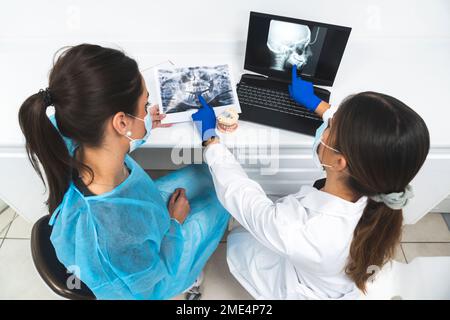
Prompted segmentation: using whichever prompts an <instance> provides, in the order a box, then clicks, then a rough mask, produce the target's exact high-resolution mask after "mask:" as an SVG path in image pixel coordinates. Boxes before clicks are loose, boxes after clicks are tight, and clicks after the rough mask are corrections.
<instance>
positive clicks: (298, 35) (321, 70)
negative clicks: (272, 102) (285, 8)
mask: <svg viewBox="0 0 450 320" xmlns="http://www.w3.org/2000/svg"><path fill="white" fill-rule="evenodd" d="M350 31H351V28H348V27H342V26H336V25H331V24H325V23H320V22H314V21H307V20H300V19H294V18H287V17H280V16H274V15H269V14H264V13H258V12H251V13H250V21H249V27H248V37H247V49H246V53H245V69H246V70H251V71H255V72H258V73H261V74H264V75H267V76H272V77H277V78H283V79H286V80H289V79H290V77H291V70H292V66H293V65H297V70H298V71H299V73H300V74H301V75H302V76H305V77H306V78H307V79H309V80H311V81H313V82H314V83H315V84H324V85H332V83H333V81H334V78H335V76H336V72H337V69H338V67H339V63H340V61H341V58H342V55H343V53H344V49H345V46H346V44H347V40H348V37H349V35H350Z"/></svg>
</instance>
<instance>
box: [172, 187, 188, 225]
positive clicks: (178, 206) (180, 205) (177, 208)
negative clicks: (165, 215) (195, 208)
mask: <svg viewBox="0 0 450 320" xmlns="http://www.w3.org/2000/svg"><path fill="white" fill-rule="evenodd" d="M168 209H169V214H170V217H171V218H174V219H175V220H177V221H178V222H179V223H183V222H184V220H186V217H187V215H188V214H189V212H190V211H191V207H190V206H189V201H188V199H187V198H186V190H185V189H183V188H177V189H175V191H174V192H173V193H172V196H171V197H170V200H169V205H168Z"/></svg>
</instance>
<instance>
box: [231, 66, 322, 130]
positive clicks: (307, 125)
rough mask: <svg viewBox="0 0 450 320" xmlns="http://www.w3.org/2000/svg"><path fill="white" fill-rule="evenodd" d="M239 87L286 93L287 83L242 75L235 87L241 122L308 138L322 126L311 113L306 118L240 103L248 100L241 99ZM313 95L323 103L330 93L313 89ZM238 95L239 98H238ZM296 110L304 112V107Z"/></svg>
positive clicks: (252, 75)
mask: <svg viewBox="0 0 450 320" xmlns="http://www.w3.org/2000/svg"><path fill="white" fill-rule="evenodd" d="M241 85H244V86H245V85H246V86H254V87H259V88H267V89H270V90H276V91H281V92H283V93H288V83H284V82H281V81H278V80H272V79H269V78H266V77H264V76H259V75H254V74H244V75H242V78H241V81H240V82H239V83H238V85H237V93H238V98H239V104H240V106H241V111H242V113H241V114H240V115H239V118H240V119H241V120H244V121H250V122H255V123H260V124H265V125H268V126H272V127H275V128H280V129H285V130H290V131H294V132H299V133H303V134H307V135H310V136H314V135H315V132H316V129H317V128H318V127H319V126H320V125H321V124H322V119H321V118H320V117H319V116H317V115H316V114H315V113H313V112H308V114H307V115H306V116H302V115H295V114H289V113H283V112H279V111H275V110H270V109H267V108H264V107H260V106H256V105H255V104H249V103H246V102H244V101H242V100H246V101H248V99H243V98H242V94H243V93H242V92H240V89H239V88H240V86H241ZM314 93H315V94H316V95H317V96H318V97H319V98H320V99H322V100H323V101H326V102H329V101H330V92H329V91H328V90H325V89H322V88H316V87H314ZM240 94H241V97H239V96H240ZM292 108H295V106H294V107H292ZM298 108H300V109H302V110H303V111H306V110H305V109H304V107H302V106H300V105H298Z"/></svg>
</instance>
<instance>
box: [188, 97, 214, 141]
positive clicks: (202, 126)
mask: <svg viewBox="0 0 450 320" xmlns="http://www.w3.org/2000/svg"><path fill="white" fill-rule="evenodd" d="M198 100H199V101H200V103H201V105H202V107H201V108H200V109H199V110H198V111H197V112H196V113H193V114H192V120H194V123H195V126H196V127H197V130H198V131H199V133H200V135H201V137H202V141H206V140H208V139H209V138H211V137H217V133H216V115H215V114H214V110H213V109H212V108H211V107H210V106H209V105H208V104H207V103H206V101H205V99H203V97H202V96H198Z"/></svg>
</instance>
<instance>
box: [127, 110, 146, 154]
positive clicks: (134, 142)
mask: <svg viewBox="0 0 450 320" xmlns="http://www.w3.org/2000/svg"><path fill="white" fill-rule="evenodd" d="M127 115H129V116H130V117H132V118H135V119H137V120H140V121H143V122H144V125H145V131H146V133H145V135H144V136H143V137H142V138H141V139H133V138H131V135H132V133H131V131H127V134H126V135H125V137H127V138H128V139H129V140H130V150H129V151H128V152H129V153H131V152H133V151H134V150H136V149H137V148H139V147H140V146H142V145H143V144H144V143H145V141H147V139H148V137H149V136H150V130H151V129H152V119H151V117H150V108H147V115H146V116H145V117H144V119H141V118H138V117H135V116H133V115H131V114H128V113H127Z"/></svg>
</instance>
